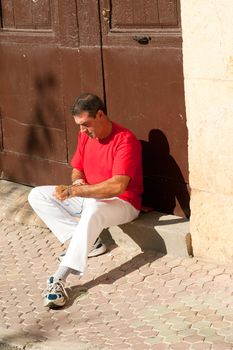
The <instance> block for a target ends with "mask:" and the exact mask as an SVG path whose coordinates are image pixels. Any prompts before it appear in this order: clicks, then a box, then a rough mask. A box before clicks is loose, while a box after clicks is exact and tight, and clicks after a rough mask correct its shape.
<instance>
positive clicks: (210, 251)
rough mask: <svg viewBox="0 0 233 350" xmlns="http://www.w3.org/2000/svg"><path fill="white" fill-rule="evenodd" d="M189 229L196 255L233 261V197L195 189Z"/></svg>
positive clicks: (224, 261) (223, 261) (217, 260)
mask: <svg viewBox="0 0 233 350" xmlns="http://www.w3.org/2000/svg"><path fill="white" fill-rule="evenodd" d="M191 208H192V216H191V220H190V230H191V232H192V245H193V253H194V256H197V257H202V258H205V259H208V260H213V261H215V262H220V263H227V262H232V261H233V236H232V227H233V216H232V212H233V197H232V196H224V195H221V194H214V193H208V192H203V191H197V190H193V191H192V197H191Z"/></svg>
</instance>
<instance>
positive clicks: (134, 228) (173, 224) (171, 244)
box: [109, 212, 192, 257]
mask: <svg viewBox="0 0 233 350" xmlns="http://www.w3.org/2000/svg"><path fill="white" fill-rule="evenodd" d="M109 232H110V234H111V236H112V238H113V240H114V241H115V242H116V244H118V245H119V246H121V247H122V248H124V249H126V250H132V249H133V250H146V249H151V250H156V251H159V252H162V253H164V254H170V255H174V256H185V257H188V256H190V255H191V254H192V247H191V236H190V233H189V221H188V220H187V219H185V218H181V217H178V216H174V215H167V214H162V213H159V212H150V213H143V214H141V215H140V216H139V218H138V219H136V220H134V221H132V222H130V223H127V224H124V225H120V226H113V227H110V228H109Z"/></svg>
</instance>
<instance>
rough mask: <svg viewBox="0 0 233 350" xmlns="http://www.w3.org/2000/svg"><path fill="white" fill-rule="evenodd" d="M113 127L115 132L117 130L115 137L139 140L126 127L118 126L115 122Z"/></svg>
mask: <svg viewBox="0 0 233 350" xmlns="http://www.w3.org/2000/svg"><path fill="white" fill-rule="evenodd" d="M113 126H114V130H115V133H114V134H115V135H116V136H117V137H119V138H133V139H135V140H137V138H136V136H135V135H134V133H133V132H132V131H131V130H129V129H127V128H126V127H124V126H122V125H120V124H117V123H115V122H113Z"/></svg>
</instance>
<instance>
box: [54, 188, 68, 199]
mask: <svg viewBox="0 0 233 350" xmlns="http://www.w3.org/2000/svg"><path fill="white" fill-rule="evenodd" d="M69 188H70V186H66V185H59V186H56V187H55V192H54V194H53V195H54V197H55V198H57V199H59V201H64V200H65V199H67V198H69V197H70V191H69Z"/></svg>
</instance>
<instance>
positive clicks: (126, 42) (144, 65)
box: [100, 0, 189, 216]
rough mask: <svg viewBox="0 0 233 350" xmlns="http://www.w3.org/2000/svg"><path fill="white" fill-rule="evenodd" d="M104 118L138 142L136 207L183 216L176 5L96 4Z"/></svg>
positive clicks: (174, 1) (171, 1)
mask: <svg viewBox="0 0 233 350" xmlns="http://www.w3.org/2000/svg"><path fill="white" fill-rule="evenodd" d="M100 14H101V31H102V50H103V69H104V82H105V94H106V103H107V110H108V114H109V115H110V116H111V117H112V118H113V119H114V120H116V121H117V122H119V123H120V124H123V125H125V126H126V127H128V128H129V129H131V130H133V131H134V133H135V134H136V136H137V137H138V138H139V139H140V140H141V141H142V145H143V159H144V205H147V206H151V207H153V208H155V209H157V210H159V211H162V212H168V213H169V212H170V213H173V212H175V213H177V214H179V215H182V216H184V215H185V216H188V215H189V193H188V189H187V186H188V158H187V128H186V117H185V105H184V86H183V64H182V35H181V25H180V5H179V1H178V0H146V1H145V0H111V1H110V0H100Z"/></svg>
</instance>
